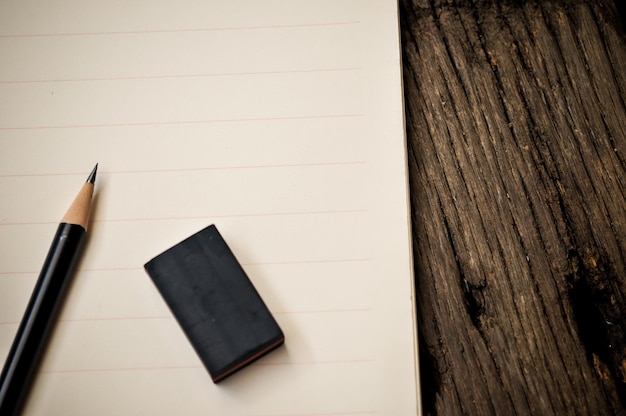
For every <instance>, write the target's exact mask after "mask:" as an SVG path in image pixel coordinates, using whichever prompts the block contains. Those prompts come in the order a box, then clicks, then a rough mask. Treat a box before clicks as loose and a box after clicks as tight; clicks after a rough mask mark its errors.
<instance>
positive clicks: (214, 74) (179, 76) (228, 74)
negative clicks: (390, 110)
mask: <svg viewBox="0 0 626 416" xmlns="http://www.w3.org/2000/svg"><path fill="white" fill-rule="evenodd" d="M362 69H363V68H362V67H345V68H319V69H293V70H282V71H248V72H212V73H205V74H176V75H165V74H162V75H137V76H125V77H94V78H58V79H30V80H15V81H2V80H0V85H2V84H5V85H8V84H38V83H68V82H103V81H136V80H154V79H157V80H163V79H191V78H212V77H243V76H264V75H289V74H317V73H332V72H355V71H360V70H362Z"/></svg>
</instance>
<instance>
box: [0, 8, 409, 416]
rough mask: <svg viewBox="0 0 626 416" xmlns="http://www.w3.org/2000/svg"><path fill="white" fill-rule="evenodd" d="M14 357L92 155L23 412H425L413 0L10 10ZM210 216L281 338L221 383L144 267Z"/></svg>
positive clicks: (4, 181) (7, 67) (8, 253)
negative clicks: (76, 251) (75, 246)
mask: <svg viewBox="0 0 626 416" xmlns="http://www.w3.org/2000/svg"><path fill="white" fill-rule="evenodd" d="M0 96H1V97H3V99H2V100H0V199H1V200H2V204H0V360H1V361H2V362H3V361H4V358H5V357H6V354H7V352H8V349H9V347H10V344H11V342H12V339H13V336H14V334H15V331H16V330H17V326H18V323H19V320H20V319H21V316H22V313H23V311H24V308H25V306H26V303H27V301H28V298H29V296H30V293H31V291H32V289H33V285H34V282H35V280H36V278H37V276H38V273H39V270H40V268H41V265H42V263H43V260H44V257H45V255H46V252H47V250H48V247H49V244H50V241H51V239H52V236H53V234H54V230H55V229H56V226H57V223H58V221H59V219H60V218H61V217H62V215H63V213H64V212H65V209H66V208H67V206H68V204H69V203H70V202H71V200H72V198H73V197H74V195H75V194H76V192H77V191H78V188H79V187H80V185H81V183H82V182H83V181H84V179H85V177H86V175H87V174H88V173H89V171H90V170H91V168H92V167H93V165H94V164H95V163H96V162H98V163H99V170H98V178H97V181H96V193H95V197H94V202H93V211H92V217H91V221H90V228H89V234H88V240H87V244H86V246H85V250H84V251H83V253H82V255H81V260H80V262H79V264H78V266H77V270H76V272H75V273H74V275H73V277H72V283H71V287H70V288H69V291H68V293H67V298H66V300H65V302H64V306H63V309H62V311H61V313H60V316H59V321H58V322H57V324H56V326H55V329H54V332H53V334H52V337H51V339H50V342H49V344H48V346H47V351H46V354H45V356H44V358H43V362H42V365H41V367H40V369H39V371H38V373H37V374H36V380H35V382H34V384H33V386H32V388H31V390H30V394H29V397H28V400H27V403H26V405H25V413H26V414H28V415H54V414H63V415H85V414H89V415H92V416H95V415H139V414H145V415H171V414H180V415H199V414H212V415H231V416H236V415H248V416H251V415H259V416H260V415H263V416H288V415H289V416H292V415H307V416H312V415H316V416H317V415H319V416H321V415H333V416H334V415H416V414H419V379H418V376H417V366H418V362H417V353H416V349H417V347H416V340H415V339H416V336H415V334H416V327H415V315H414V309H415V308H414V292H413V284H412V282H413V277H412V260H411V247H410V245H411V234H410V220H409V215H408V212H409V206H408V197H407V193H408V188H407V165H406V148H405V139H404V129H403V107H402V85H401V63H400V45H399V30H398V8H397V4H396V2H394V1H383V0H367V1H366V0H316V1H310V0H308V1H302V0H284V1H279V0H274V1H256V0H255V1H252V0H249V1H248V0H229V1H227V2H225V1H208V0H205V1H199V0H178V1H176V2H173V1H163V0H151V1H146V0H138V1H133V2H118V1H106V2H102V1H93V0H87V1H84V0H82V1H78V0H59V1H55V2H44V3H41V2H34V1H32V0H25V1H24V0H22V1H5V2H2V3H0ZM210 224H215V225H216V226H217V227H218V228H219V230H220V233H221V234H222V235H223V236H224V238H225V239H226V240H227V241H228V245H229V247H230V249H231V250H232V251H233V253H234V255H235V256H236V258H237V259H238V260H239V262H240V263H241V265H242V267H243V268H244V270H245V272H246V274H247V275H248V277H249V279H250V281H251V282H252V283H253V284H254V286H255V288H256V290H257V291H258V292H259V295H260V296H261V297H262V298H263V301H264V302H265V304H266V306H267V307H268V309H269V310H270V311H271V313H272V315H273V316H274V317H275V319H276V321H277V322H278V324H279V325H280V328H281V329H282V330H283V332H284V335H285V339H286V342H285V345H283V346H282V347H280V348H279V349H277V350H275V351H272V352H271V353H269V354H267V355H266V356H264V357H263V358H261V359H259V360H258V361H256V362H254V363H252V364H251V365H249V366H247V367H246V368H244V369H242V370H240V371H238V372H237V374H234V375H232V376H231V377H229V378H227V379H225V380H224V381H223V382H221V383H220V384H218V385H215V384H214V383H213V382H212V381H211V378H210V376H209V374H208V373H207V371H206V369H205V368H204V366H203V365H202V363H201V361H200V360H199V358H198V356H197V355H196V354H195V352H194V350H193V348H192V347H191V345H190V343H189V342H188V340H187V338H186V337H185V336H184V334H183V332H182V330H181V329H180V326H179V325H178V324H177V322H176V320H175V319H174V317H173V316H172V313H171V311H170V310H169V309H168V307H167V305H166V303H165V302H164V300H163V298H162V297H161V296H160V294H159V292H158V291H157V289H156V288H155V287H154V284H153V283H152V282H151V281H150V279H149V277H148V276H147V274H146V273H145V271H144V270H143V265H144V263H145V262H146V261H148V260H150V259H151V258H153V257H154V256H155V255H157V254H159V253H161V252H163V251H164V250H166V249H168V248H169V247H171V246H172V245H173V244H175V243H177V242H179V241H181V240H183V239H184V238H186V237H188V236H189V235H192V234H194V233H195V232H197V231H199V230H201V229H203V228H205V227H206V226H208V225H210Z"/></svg>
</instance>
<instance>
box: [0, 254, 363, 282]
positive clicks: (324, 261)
mask: <svg viewBox="0 0 626 416" xmlns="http://www.w3.org/2000/svg"><path fill="white" fill-rule="evenodd" d="M369 261H371V259H370V258H367V257H363V258H345V259H308V260H280V261H266V262H242V263H241V265H242V266H243V267H264V266H285V265H299V264H302V265H306V264H336V263H367V262H369ZM123 271H128V272H136V271H143V268H142V267H110V268H81V269H76V273H116V272H123ZM38 273H39V270H33V271H0V278H2V277H4V278H8V277H13V276H23V275H31V276H34V275H37V274H38Z"/></svg>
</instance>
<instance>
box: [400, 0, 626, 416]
mask: <svg viewBox="0 0 626 416" xmlns="http://www.w3.org/2000/svg"><path fill="white" fill-rule="evenodd" d="M400 6H401V25H402V41H403V60H404V62H403V63H404V82H405V98H406V122H407V135H408V148H409V168H410V180H411V200H412V216H413V218H412V219H413V230H414V236H415V237H414V252H415V272H416V280H417V285H416V286H417V301H418V313H419V321H418V329H419V335H420V349H421V351H420V355H421V382H422V400H423V409H424V413H425V414H426V415H462V414H466V415H516V414H519V415H614V414H626V127H625V126H626V104H625V100H626V37H625V35H624V30H623V26H622V24H621V21H620V17H619V12H618V9H617V8H616V6H615V4H613V3H612V2H611V1H610V0H596V1H591V0H587V1H584V0H572V1H542V2H539V1H510V0H509V1H479V0H475V1H462V0H448V1H444V0H428V1H427V0H401V1H400Z"/></svg>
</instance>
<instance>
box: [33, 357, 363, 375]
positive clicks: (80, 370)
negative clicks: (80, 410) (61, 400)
mask: <svg viewBox="0 0 626 416" xmlns="http://www.w3.org/2000/svg"><path fill="white" fill-rule="evenodd" d="M375 362H376V359H375V358H364V359H357V360H326V361H290V362H263V361H257V362H256V363H255V364H254V365H255V366H261V365H262V366H313V365H346V364H348V365H353V364H372V363H375ZM199 368H204V367H203V366H202V365H200V364H198V365H179V366H145V367H116V368H109V367H101V368H76V369H59V370H41V371H39V373H40V374H64V373H101V372H118V371H119V372H121V371H130V372H132V371H170V370H191V369H199Z"/></svg>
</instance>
